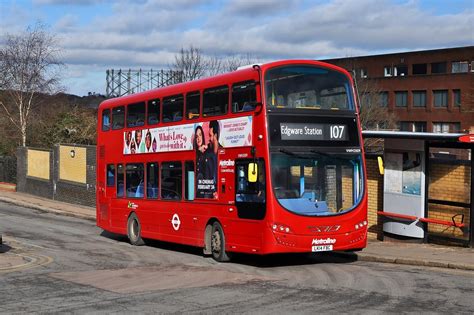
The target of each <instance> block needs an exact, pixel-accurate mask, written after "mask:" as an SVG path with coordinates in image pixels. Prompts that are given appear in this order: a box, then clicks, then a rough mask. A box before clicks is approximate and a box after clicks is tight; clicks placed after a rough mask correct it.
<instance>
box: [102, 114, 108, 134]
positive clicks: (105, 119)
mask: <svg viewBox="0 0 474 315" xmlns="http://www.w3.org/2000/svg"><path fill="white" fill-rule="evenodd" d="M109 130H110V109H104V110H103V111H102V131H109Z"/></svg>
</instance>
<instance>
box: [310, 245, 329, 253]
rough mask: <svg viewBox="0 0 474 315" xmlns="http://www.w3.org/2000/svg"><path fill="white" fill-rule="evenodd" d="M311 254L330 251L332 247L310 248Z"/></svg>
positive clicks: (319, 246)
mask: <svg viewBox="0 0 474 315" xmlns="http://www.w3.org/2000/svg"><path fill="white" fill-rule="evenodd" d="M311 250H312V251H313V252H328V251H332V245H318V246H313V247H312V248H311Z"/></svg>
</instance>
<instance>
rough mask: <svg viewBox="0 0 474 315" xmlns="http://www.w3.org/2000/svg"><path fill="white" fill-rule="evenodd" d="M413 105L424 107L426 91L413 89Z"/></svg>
mask: <svg viewBox="0 0 474 315" xmlns="http://www.w3.org/2000/svg"><path fill="white" fill-rule="evenodd" d="M413 107H426V91H413Z"/></svg>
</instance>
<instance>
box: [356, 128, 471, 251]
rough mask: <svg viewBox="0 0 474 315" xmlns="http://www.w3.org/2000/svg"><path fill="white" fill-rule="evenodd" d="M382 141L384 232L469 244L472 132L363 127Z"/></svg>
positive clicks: (380, 166) (420, 238) (381, 169)
mask: <svg viewBox="0 0 474 315" xmlns="http://www.w3.org/2000/svg"><path fill="white" fill-rule="evenodd" d="M362 135H363V137H364V139H365V140H367V139H369V138H378V139H383V154H380V159H379V168H380V172H381V174H382V173H383V176H384V185H383V187H384V189H383V209H379V211H378V212H377V213H378V216H379V217H381V218H383V220H382V221H383V232H384V235H386V234H387V235H394V236H400V237H402V238H407V239H414V240H416V239H418V240H419V241H421V242H431V241H441V242H449V243H457V244H460V245H463V246H469V247H474V236H473V231H474V220H473V219H472V218H473V217H474V203H473V200H474V181H473V180H472V179H473V178H474V160H473V158H472V153H473V149H474V135H466V134H447V133H427V132H404V131H363V133H362Z"/></svg>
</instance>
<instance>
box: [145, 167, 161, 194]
mask: <svg viewBox="0 0 474 315" xmlns="http://www.w3.org/2000/svg"><path fill="white" fill-rule="evenodd" d="M159 172H160V169H159V168H158V162H152V163H147V165H146V197H147V198H148V199H156V198H158V196H159V193H158V178H160V176H159Z"/></svg>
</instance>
